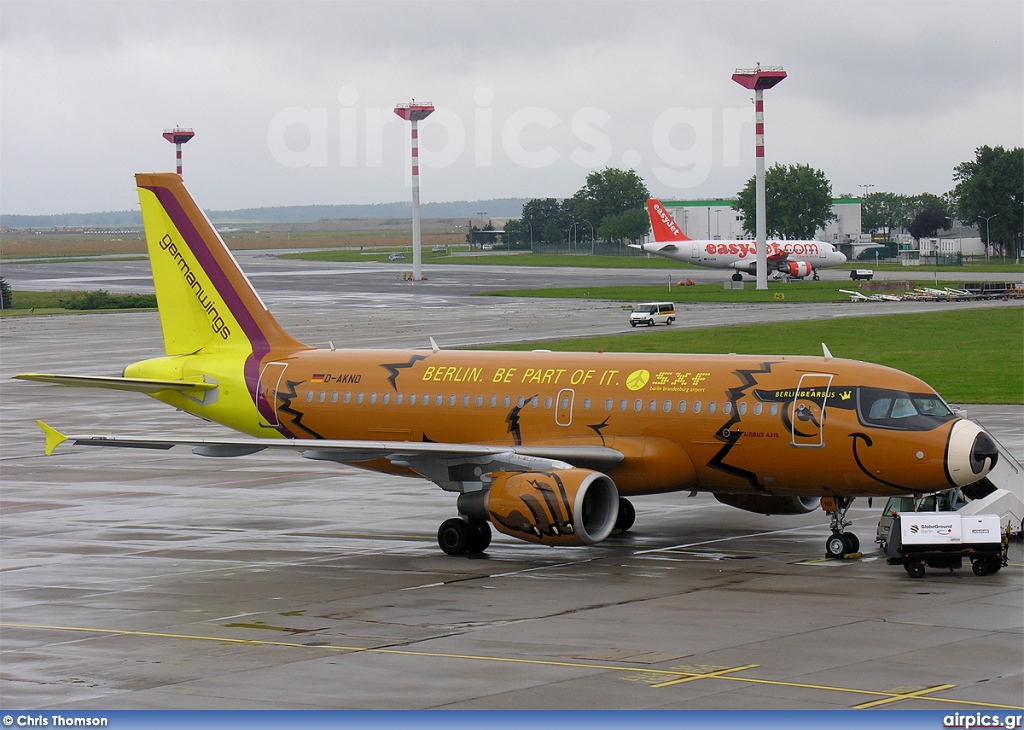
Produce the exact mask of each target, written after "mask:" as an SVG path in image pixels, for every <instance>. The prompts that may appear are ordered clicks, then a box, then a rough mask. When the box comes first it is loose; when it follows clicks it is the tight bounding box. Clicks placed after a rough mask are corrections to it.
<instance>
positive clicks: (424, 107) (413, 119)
mask: <svg viewBox="0 0 1024 730" xmlns="http://www.w3.org/2000/svg"><path fill="white" fill-rule="evenodd" d="M432 111H434V105H433V104H430V103H426V104H422V103H417V102H416V100H415V99H413V100H412V103H410V104H398V105H396V106H395V114H397V115H398V116H400V117H401V118H402V119H404V120H405V121H407V122H410V123H411V124H412V280H413V281H420V280H421V279H422V278H423V277H422V274H421V268H422V266H421V263H422V261H423V257H422V255H421V253H420V146H419V131H418V130H417V127H416V123H417V122H419V121H420V120H421V119H426V118H427V117H429V116H430V113H431V112H432Z"/></svg>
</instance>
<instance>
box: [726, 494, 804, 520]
mask: <svg viewBox="0 0 1024 730" xmlns="http://www.w3.org/2000/svg"><path fill="white" fill-rule="evenodd" d="M715 499H717V500H718V501H719V502H721V503H722V504H727V505H729V506H730V507H737V508H739V509H742V510H746V511H747V512H757V513H759V514H762V515H802V514H806V513H807V512H813V511H814V510H816V509H818V506H819V505H820V503H821V500H820V499H819V498H818V497H774V496H768V495H765V494H716V495H715Z"/></svg>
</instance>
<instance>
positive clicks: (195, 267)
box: [135, 173, 308, 360]
mask: <svg viewBox="0 0 1024 730" xmlns="http://www.w3.org/2000/svg"><path fill="white" fill-rule="evenodd" d="M135 181H136V184H137V185H138V189H139V203H140V205H141V207H142V222H143V226H144V228H145V230H146V245H147V247H148V249H149V261H150V266H151V267H152V269H153V285H154V287H155V288H156V298H157V306H158V307H159V310H160V326H161V328H162V329H163V335H164V349H165V350H166V352H167V354H168V355H187V354H191V353H194V352H198V351H199V350H201V349H203V348H206V347H228V348H232V349H237V350H245V351H248V352H251V353H252V354H253V355H255V356H256V358H257V360H258V359H259V358H262V357H263V355H265V354H266V353H267V352H270V351H271V350H296V349H308V348H307V347H306V346H305V345H303V344H302V343H300V342H298V341H297V340H295V339H293V338H292V337H291V336H290V335H288V334H287V333H286V332H285V331H284V330H283V329H282V328H281V326H280V325H279V324H278V323H277V321H276V320H275V319H274V317H273V316H272V315H271V314H270V312H269V311H268V310H267V307H266V305H264V304H263V301H262V300H261V299H260V298H259V295H258V294H257V293H256V290H255V289H253V287H252V284H250V283H249V280H248V279H247V278H246V276H245V274H244V273H242V270H241V269H240V268H239V266H238V263H237V262H236V261H235V258H234V256H232V255H231V252H230V251H229V250H228V247H227V246H226V245H225V244H224V241H223V240H222V239H221V237H220V235H219V234H218V233H217V231H216V230H215V229H214V227H213V225H212V224H211V223H210V221H209V219H208V218H207V217H206V215H205V214H204V213H203V211H202V209H201V208H200V207H199V206H198V205H197V204H196V202H195V201H194V200H193V199H192V196H191V195H190V194H189V192H188V191H187V190H186V189H185V185H184V183H182V181H181V177H180V176H179V175H176V174H174V173H140V174H138V175H136V176H135Z"/></svg>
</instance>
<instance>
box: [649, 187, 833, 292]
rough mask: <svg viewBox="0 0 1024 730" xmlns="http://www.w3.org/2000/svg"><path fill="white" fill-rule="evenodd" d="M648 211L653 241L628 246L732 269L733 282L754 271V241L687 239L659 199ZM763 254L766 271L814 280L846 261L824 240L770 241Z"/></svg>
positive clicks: (755, 259) (677, 259)
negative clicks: (820, 272) (819, 270)
mask: <svg viewBox="0 0 1024 730" xmlns="http://www.w3.org/2000/svg"><path fill="white" fill-rule="evenodd" d="M647 213H648V215H649V216H650V219H651V230H652V232H653V233H654V243H631V244H630V247H631V248H638V249H640V250H641V251H644V252H646V253H653V254H657V255H658V256H664V257H665V258H670V259H675V260H676V261H684V262H686V263H689V264H695V265H697V266H707V267H710V268H713V269H732V270H733V275H732V278H733V281H742V280H743V274H749V275H750V276H755V275H756V274H757V243H756V242H755V241H721V240H706V241H698V240H694V239H691V238H687V237H686V236H685V235H684V234H683V232H682V230H681V229H680V228H679V226H678V225H677V224H676V222H675V219H673V218H672V216H671V215H670V214H669V213H668V211H666V210H665V206H663V205H662V204H661V201H659V200H654V199H651V200H648V201H647ZM766 254H767V264H768V268H769V270H771V271H772V272H775V273H778V274H781V275H784V276H786V277H789V278H793V279H803V278H804V277H807V276H812V277H813V278H814V279H815V280H817V279H818V269H819V268H827V267H830V266H839V265H840V264H843V263H846V256H845V255H844V254H843V253H842V252H840V251H838V250H837V249H836V248H835V246H833V245H832V244H831V243H825V242H824V241H794V240H775V241H769V242H768V250H767V251H766Z"/></svg>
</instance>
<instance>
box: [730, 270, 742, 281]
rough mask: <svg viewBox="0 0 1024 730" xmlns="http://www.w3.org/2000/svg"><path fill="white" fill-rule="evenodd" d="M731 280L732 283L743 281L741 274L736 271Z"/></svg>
mask: <svg viewBox="0 0 1024 730" xmlns="http://www.w3.org/2000/svg"><path fill="white" fill-rule="evenodd" d="M732 280H733V281H743V274H741V273H740V272H738V271H737V272H736V273H735V274H733V275H732Z"/></svg>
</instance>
